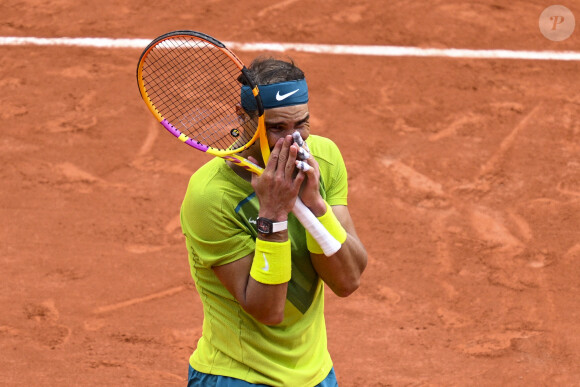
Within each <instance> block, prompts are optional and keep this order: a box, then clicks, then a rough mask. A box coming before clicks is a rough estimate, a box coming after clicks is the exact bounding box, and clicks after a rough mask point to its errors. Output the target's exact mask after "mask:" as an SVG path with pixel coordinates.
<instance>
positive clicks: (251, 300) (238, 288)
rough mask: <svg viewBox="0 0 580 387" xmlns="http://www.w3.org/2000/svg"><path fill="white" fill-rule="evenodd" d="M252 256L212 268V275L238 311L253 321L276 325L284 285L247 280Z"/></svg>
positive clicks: (283, 300) (284, 289)
mask: <svg viewBox="0 0 580 387" xmlns="http://www.w3.org/2000/svg"><path fill="white" fill-rule="evenodd" d="M253 259H254V254H250V255H248V256H246V257H244V258H242V259H239V260H237V261H234V262H232V263H228V264H226V265H223V266H216V267H214V268H213V271H214V273H215V274H216V276H217V277H218V278H219V280H220V281H221V282H222V284H223V285H224V286H225V288H226V289H227V290H228V291H229V292H230V293H231V294H232V295H233V296H234V297H235V299H236V300H237V301H238V302H239V303H240V305H241V307H242V308H243V309H244V310H245V311H246V312H247V313H248V314H250V315H252V316H253V317H254V318H255V319H256V320H258V321H259V322H261V323H262V324H266V325H276V324H279V323H281V322H282V320H283V319H284V305H285V303H286V292H287V290H288V282H285V283H281V284H277V285H267V284H263V283H261V282H258V281H256V280H255V279H254V278H252V277H251V276H250V270H251V267H252V262H253Z"/></svg>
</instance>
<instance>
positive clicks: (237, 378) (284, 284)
mask: <svg viewBox="0 0 580 387" xmlns="http://www.w3.org/2000/svg"><path fill="white" fill-rule="evenodd" d="M249 69H250V73H251V76H252V77H253V78H254V79H253V80H254V82H255V83H256V84H258V85H259V88H260V95H261V96H262V101H263V104H264V108H265V109H266V110H265V122H266V131H267V138H268V143H269V147H270V149H271V155H270V159H269V161H268V163H267V166H266V168H265V170H264V173H263V174H262V175H261V176H257V175H255V174H251V173H250V172H248V171H247V170H245V169H243V168H240V167H238V166H236V165H235V164H233V163H231V162H229V161H225V160H224V159H221V158H215V159H213V160H211V161H209V162H208V163H207V164H205V165H204V166H202V167H201V168H200V169H199V170H198V171H196V172H195V174H194V175H193V176H192V177H191V180H190V182H189V186H188V188H187V192H186V194H185V198H184V200H183V204H182V207H181V223H182V229H183V232H184V234H185V236H186V245H187V249H188V253H189V263H190V267H191V274H192V276H193V279H194V281H195V284H196V288H197V291H198V293H199V296H200V298H201V301H202V303H203V311H204V322H203V332H202V336H201V338H200V339H199V341H198V343H197V348H196V349H195V351H194V352H193V354H192V355H191V357H190V359H189V364H190V367H189V383H188V386H204V387H208V386H252V385H267V386H299V387H303V386H324V387H327V386H337V381H336V376H335V373H334V368H333V363H332V359H331V357H330V354H329V352H328V348H327V336H326V327H325V321H324V284H326V285H328V287H329V288H330V289H331V290H332V291H333V292H334V293H335V294H337V295H338V296H340V297H346V296H348V295H350V294H351V293H352V292H354V291H355V290H356V289H357V288H358V287H359V284H360V278H361V275H362V272H363V270H364V269H365V267H366V264H367V254H366V251H365V249H364V246H363V245H362V243H361V241H360V240H359V238H358V236H357V234H356V231H355V227H354V223H353V221H352V219H351V216H350V214H349V210H348V207H347V191H348V187H347V172H346V168H345V164H344V161H343V159H342V156H341V154H340V152H339V149H338V148H337V147H336V145H335V144H334V143H333V142H332V141H331V140H329V139H327V138H323V137H320V136H316V135H312V134H310V113H309V109H308V98H309V97H308V86H307V82H306V79H305V76H304V73H303V72H302V70H300V69H299V68H298V67H296V66H295V65H294V63H293V62H292V61H285V60H279V59H275V58H265V57H260V58H257V59H255V60H254V61H253V62H252V64H251V65H250V67H249ZM241 87H247V86H242V85H241ZM241 95H244V93H241ZM239 108H240V109H244V110H245V111H247V112H248V113H250V114H252V112H253V111H254V110H256V106H255V100H253V99H252V100H251V101H250V100H244V99H242V100H241V101H240V107H239ZM295 131H298V133H300V135H301V137H302V138H303V139H304V140H305V142H306V145H307V148H308V150H309V152H310V154H311V157H309V158H307V159H306V160H305V161H304V162H306V163H307V164H308V165H309V167H310V168H306V169H309V170H308V171H307V172H304V171H303V170H302V169H299V168H297V167H296V165H297V164H296V161H297V159H298V157H299V156H298V155H299V151H300V147H299V146H298V144H297V143H295V142H294V140H293V138H292V134H293V133H294V132H295ZM242 156H244V157H246V158H249V159H250V160H251V161H253V162H255V163H256V164H259V165H261V166H264V162H263V158H262V154H261V151H260V145H259V143H256V144H254V145H252V146H251V147H250V148H248V149H247V150H245V151H244V152H243V153H242ZM298 196H299V197H300V198H301V199H302V201H303V202H304V204H305V205H306V206H307V207H309V208H310V210H311V211H312V212H313V214H314V215H315V216H317V217H318V218H319V219H320V221H321V223H322V224H323V225H324V227H325V228H326V229H327V230H328V231H329V232H330V233H331V234H332V235H333V236H334V237H335V238H336V239H337V240H338V241H339V242H341V243H342V246H341V248H340V250H339V251H338V252H336V253H335V254H334V255H332V256H330V257H327V256H325V255H324V254H323V252H322V250H321V248H320V246H319V245H318V244H317V243H316V241H315V240H314V239H313V238H312V237H311V236H310V235H309V233H308V232H307V231H305V229H304V227H302V225H301V224H300V223H299V222H298V221H297V219H296V218H295V217H294V216H293V215H292V214H290V211H291V210H292V208H293V206H294V203H295V201H296V198H297V197H298Z"/></svg>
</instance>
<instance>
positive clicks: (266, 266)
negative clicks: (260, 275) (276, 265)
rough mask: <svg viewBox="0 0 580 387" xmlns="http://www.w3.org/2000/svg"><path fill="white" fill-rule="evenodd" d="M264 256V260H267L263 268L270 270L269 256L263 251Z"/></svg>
mask: <svg viewBox="0 0 580 387" xmlns="http://www.w3.org/2000/svg"><path fill="white" fill-rule="evenodd" d="M262 257H264V262H266V264H265V265H264V267H263V268H262V270H264V271H270V264H269V263H268V258H266V253H262Z"/></svg>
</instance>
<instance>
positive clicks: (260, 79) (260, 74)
mask: <svg viewBox="0 0 580 387" xmlns="http://www.w3.org/2000/svg"><path fill="white" fill-rule="evenodd" d="M248 70H250V71H249V76H250V77H251V78H252V82H254V83H255V84H257V85H271V84H273V83H280V82H287V81H297V80H300V79H304V72H303V71H302V70H300V68H298V67H297V66H296V65H295V64H294V61H293V60H292V59H290V58H288V61H284V60H281V59H276V58H272V57H268V56H259V57H257V58H256V59H254V60H253V61H252V63H251V64H250V67H248ZM239 81H240V82H242V83H243V84H245V83H246V82H245V80H243V79H239Z"/></svg>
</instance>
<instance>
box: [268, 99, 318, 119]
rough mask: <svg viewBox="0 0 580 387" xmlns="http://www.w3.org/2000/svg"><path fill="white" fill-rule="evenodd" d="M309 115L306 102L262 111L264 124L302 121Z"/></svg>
mask: <svg viewBox="0 0 580 387" xmlns="http://www.w3.org/2000/svg"><path fill="white" fill-rule="evenodd" d="M308 116H309V110H308V104H307V103H306V104H303V105H294V106H284V107H278V108H273V109H266V110H265V111H264V120H265V121H266V124H282V123H293V122H298V121H302V120H304V119H306V118H308Z"/></svg>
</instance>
